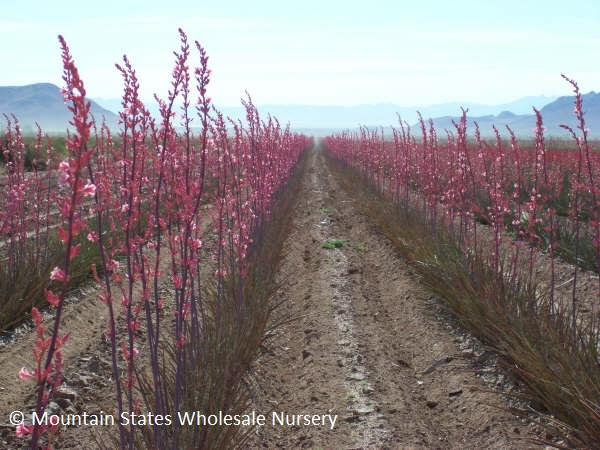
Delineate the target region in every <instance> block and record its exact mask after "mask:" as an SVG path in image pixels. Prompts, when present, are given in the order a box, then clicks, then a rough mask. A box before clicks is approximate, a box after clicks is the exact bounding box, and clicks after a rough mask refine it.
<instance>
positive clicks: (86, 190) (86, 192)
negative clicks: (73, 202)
mask: <svg viewBox="0 0 600 450" xmlns="http://www.w3.org/2000/svg"><path fill="white" fill-rule="evenodd" d="M95 194H96V185H95V184H93V183H91V182H90V180H88V182H87V184H86V185H85V186H84V187H83V196H84V197H93V196H94V195H95Z"/></svg>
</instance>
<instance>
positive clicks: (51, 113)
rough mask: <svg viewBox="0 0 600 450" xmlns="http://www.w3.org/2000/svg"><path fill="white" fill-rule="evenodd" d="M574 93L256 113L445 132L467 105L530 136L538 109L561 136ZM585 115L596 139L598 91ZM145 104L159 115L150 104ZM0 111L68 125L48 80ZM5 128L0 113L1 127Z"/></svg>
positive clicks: (101, 109)
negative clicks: (423, 125)
mask: <svg viewBox="0 0 600 450" xmlns="http://www.w3.org/2000/svg"><path fill="white" fill-rule="evenodd" d="M573 101H574V97H573V96H565V97H558V98H557V97H545V96H537V97H524V98H521V99H518V100H516V101H514V102H510V103H504V104H499V105H485V104H476V103H459V102H453V103H442V104H437V105H429V106H411V107H406V106H398V105H394V104H375V105H357V106H320V105H262V106H259V111H260V112H261V113H262V114H263V118H264V117H266V115H267V114H271V115H272V116H274V117H277V118H278V119H279V121H280V122H281V123H282V124H286V123H288V122H289V123H290V124H291V125H292V126H293V127H294V129H296V130H300V131H304V132H306V133H308V134H314V135H317V136H318V135H325V134H328V133H330V132H333V131H335V130H339V129H353V128H357V127H358V126H360V125H366V126H369V127H374V126H384V127H388V126H390V125H395V126H397V125H398V116H400V117H401V118H402V120H403V121H406V122H408V123H409V124H411V128H412V129H413V133H414V132H418V124H417V111H420V112H421V114H422V115H423V118H424V119H425V120H428V119H429V118H430V117H431V118H433V121H434V124H435V126H436V128H437V129H438V134H439V135H440V136H443V130H444V129H448V130H450V131H454V130H455V128H454V125H453V124H452V121H453V120H454V121H458V120H459V118H460V114H461V110H460V108H461V106H463V107H464V108H465V109H467V108H468V120H469V130H470V132H469V135H472V131H473V122H474V121H477V123H478V124H479V126H480V129H481V132H482V134H483V135H484V136H491V135H493V129H492V125H496V127H497V128H498V129H499V130H500V132H501V133H502V134H503V135H506V134H507V132H506V128H505V126H506V125H509V126H510V127H511V128H512V129H513V130H514V131H515V133H516V134H517V135H519V136H531V135H532V134H533V130H534V128H535V116H534V115H533V110H532V107H533V106H535V107H536V108H538V109H539V110H540V111H541V113H542V116H543V120H544V126H545V127H546V135H548V136H565V135H566V134H567V132H566V131H565V130H564V129H562V128H560V124H563V123H564V124H567V125H570V126H572V127H573V128H574V129H575V128H576V126H577V124H576V122H575V117H574V115H573V109H574V104H573ZM91 103H92V107H91V112H92V114H93V115H94V117H96V118H97V119H99V120H102V118H104V120H106V122H107V124H108V125H109V126H110V127H113V128H114V127H116V126H117V123H118V117H117V115H116V114H115V112H116V111H118V110H119V109H120V107H121V101H120V100H119V99H100V98H98V99H92V100H91ZM583 104H584V111H585V113H586V115H585V119H586V122H587V127H588V128H589V129H590V134H591V136H592V137H596V138H600V94H598V93H595V92H590V93H588V94H585V95H584V96H583ZM147 107H148V108H149V109H150V111H151V112H152V113H153V114H156V113H157V107H156V105H155V104H154V102H153V101H152V102H148V103H147ZM219 110H220V111H221V112H222V113H223V114H224V115H225V116H229V117H231V118H233V119H234V120H235V119H238V118H240V119H244V118H245V110H244V109H243V108H242V107H241V106H239V107H237V106H236V107H227V106H225V107H219ZM0 113H6V114H11V113H12V114H15V116H17V118H18V119H19V122H20V124H21V127H22V129H23V130H24V131H26V132H27V131H34V130H35V125H34V124H35V122H36V121H37V122H38V123H39V124H40V125H41V126H42V128H43V129H44V131H49V132H65V130H66V129H67V128H68V121H69V120H70V113H69V111H68V110H67V107H66V105H65V104H64V100H63V97H62V95H61V94H60V89H59V88H58V87H57V86H55V85H53V84H49V83H39V84H33V85H28V86H10V87H0ZM4 126H5V124H4V121H3V120H2V118H1V117H0V128H3V127H4Z"/></svg>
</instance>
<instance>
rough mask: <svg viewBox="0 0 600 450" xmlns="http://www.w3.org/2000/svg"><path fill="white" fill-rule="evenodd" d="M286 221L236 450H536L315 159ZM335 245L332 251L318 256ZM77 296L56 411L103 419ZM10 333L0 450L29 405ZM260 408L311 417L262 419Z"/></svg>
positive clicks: (463, 347)
mask: <svg viewBox="0 0 600 450" xmlns="http://www.w3.org/2000/svg"><path fill="white" fill-rule="evenodd" d="M293 221H294V228H293V230H292V232H291V233H290V235H289V237H288V240H287V242H286V247H285V248H286V254H285V256H284V259H283V261H282V266H281V270H280V273H279V274H278V282H279V283H281V286H282V287H281V289H280V290H279V292H278V294H277V298H276V300H277V301H278V303H279V306H278V308H277V309H276V311H275V312H274V314H273V318H272V322H273V328H272V329H271V330H270V331H269V333H268V335H269V338H268V340H267V341H266V344H265V347H264V348H263V351H262V354H261V356H260V358H259V359H258V360H257V361H256V363H255V364H254V366H253V367H252V370H251V381H253V383H252V391H253V392H254V398H253V405H252V409H253V411H255V413H256V414H263V415H265V416H266V417H267V423H266V424H265V426H262V427H259V428H257V429H256V430H255V432H253V433H252V434H251V436H250V438H249V441H248V442H247V443H246V444H245V448H248V449H256V448H284V449H297V448H313V449H319V448H320V449H405V448H427V449H438V448H439V449H486V448H496V449H526V448H539V447H538V446H537V445H536V444H534V443H532V442H531V440H530V439H531V438H534V437H536V436H537V435H536V434H535V432H536V430H535V427H534V426H532V425H531V424H529V423H527V422H524V421H522V420H519V419H517V418H516V417H514V416H513V415H512V414H510V413H509V412H508V410H507V408H508V405H509V403H508V401H507V400H506V398H505V396H504V395H503V393H504V394H505V393H506V390H507V389H509V390H510V389H511V388H510V387H507V384H506V383H505V381H504V380H503V378H502V376H501V375H499V374H498V373H497V372H496V371H495V368H494V367H493V366H492V365H490V363H489V362H488V363H487V364H484V363H483V362H484V361H485V360H486V353H485V352H483V350H480V349H479V348H478V347H477V346H476V345H475V344H473V341H472V340H471V339H470V338H469V337H468V336H466V335H465V334H464V333H461V332H458V331H456V330H453V329H452V328H451V327H450V326H449V325H448V324H447V323H445V322H444V321H443V320H440V319H439V318H438V317H436V315H435V302H433V301H432V300H431V299H430V298H429V296H428V295H427V294H426V293H425V292H423V291H422V290H421V289H420V287H419V282H418V279H417V277H416V276H415V275H414V274H413V273H412V272H411V271H410V269H409V267H408V266H407V265H406V264H405V263H404V262H403V260H402V259H401V258H400V257H399V256H398V255H397V254H396V252H395V251H394V249H393V248H392V246H391V245H390V244H389V242H388V241H387V240H386V238H384V237H383V236H382V235H381V233H379V232H378V230H377V229H375V228H374V226H373V225H372V224H370V223H369V221H368V220H367V219H366V218H365V217H364V216H362V215H361V214H359V213H358V212H357V211H356V209H354V207H353V205H352V199H351V198H350V197H349V196H348V194H346V193H345V192H344V191H342V190H341V189H340V188H339V186H338V184H337V183H336V181H335V179H334V177H333V175H332V173H331V172H330V171H329V169H328V168H327V166H326V164H325V160H324V158H323V156H322V155H321V154H320V153H318V152H315V153H312V154H311V155H310V162H309V169H308V173H307V176H306V177H305V179H304V180H303V186H302V191H301V193H300V196H299V199H298V203H297V207H296V210H295V212H294V218H293ZM335 239H339V240H340V241H343V244H341V246H339V247H337V248H333V249H325V248H323V243H324V242H326V241H328V240H335ZM338 245H340V243H338ZM79 297H80V300H79V301H77V302H71V303H69V304H68V305H66V309H65V315H64V322H63V325H62V329H63V330H71V336H70V338H69V341H68V342H67V343H66V344H65V346H64V348H63V354H64V359H65V383H64V388H63V393H62V395H61V396H60V398H58V399H56V408H57V412H61V413H82V412H84V411H85V412H88V413H95V412H99V411H104V412H105V413H106V412H112V410H111V408H114V406H112V405H114V401H113V400H112V399H113V395H114V393H113V387H112V386H113V381H112V380H111V376H112V375H111V370H110V353H109V347H108V343H107V341H106V339H105V337H104V335H103V333H104V331H105V328H106V315H107V312H106V305H104V304H103V303H101V302H100V301H99V300H98V298H97V292H96V291H95V290H94V289H93V288H89V289H87V290H82V291H81V292H80V295H79ZM48 321H49V319H48ZM18 334H19V336H18V338H16V339H15V340H14V341H11V342H3V343H0V399H1V401H0V449H14V448H20V446H21V445H22V442H20V441H18V440H15V438H14V426H12V425H11V424H10V423H9V421H8V418H9V413H10V412H11V411H14V410H22V411H25V412H26V411H30V410H32V409H33V386H31V385H30V384H29V383H27V382H24V381H22V380H19V379H18V378H17V373H18V371H19V369H20V368H21V367H22V366H26V367H29V368H31V364H32V361H33V357H32V354H31V349H32V348H33V341H34V339H35V332H34V331H33V330H27V329H23V330H22V331H21V332H20V333H18ZM273 412H275V413H277V414H281V413H283V414H286V415H287V416H288V418H291V416H292V415H296V416H297V415H311V416H312V415H315V416H319V417H318V418H316V419H315V422H313V423H311V424H310V425H306V424H304V423H301V424H300V425H279V424H275V425H274V424H273V423H272V420H271V419H272V416H271V414H272V413H273ZM333 416H336V418H335V424H334V425H333V426H331V422H330V419H332V418H333ZM302 420H303V418H302ZM316 422H318V423H316ZM102 431H107V429H105V430H101V429H94V430H92V429H91V428H90V427H87V428H81V429H69V430H67V432H65V433H63V434H62V435H59V436H58V441H57V442H56V445H55V448H58V449H61V448H65V449H67V448H78V449H95V448H98V444H97V443H96V441H95V440H94V439H95V437H94V436H96V437H97V435H98V433H99V432H102ZM111 431H113V432H115V433H116V431H117V430H116V427H113V429H112V430H111ZM108 447H109V448H110V445H108Z"/></svg>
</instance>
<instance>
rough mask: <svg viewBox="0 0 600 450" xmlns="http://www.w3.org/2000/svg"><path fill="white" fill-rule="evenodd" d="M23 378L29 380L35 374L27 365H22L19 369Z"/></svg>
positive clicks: (20, 376) (19, 375)
mask: <svg viewBox="0 0 600 450" xmlns="http://www.w3.org/2000/svg"><path fill="white" fill-rule="evenodd" d="M17 376H18V377H19V378H20V379H21V380H29V379H30V378H33V377H34V375H33V374H32V373H31V372H29V370H27V368H26V367H21V370H19V374H18V375H17Z"/></svg>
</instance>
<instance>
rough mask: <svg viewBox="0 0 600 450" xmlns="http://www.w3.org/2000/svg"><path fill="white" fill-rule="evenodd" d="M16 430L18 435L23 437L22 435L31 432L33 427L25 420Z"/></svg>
mask: <svg viewBox="0 0 600 450" xmlns="http://www.w3.org/2000/svg"><path fill="white" fill-rule="evenodd" d="M15 432H16V434H17V437H18V438H21V437H23V436H25V435H26V434H31V427H28V426H27V425H25V424H24V423H23V422H21V423H20V424H19V425H17V428H16V429H15Z"/></svg>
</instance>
